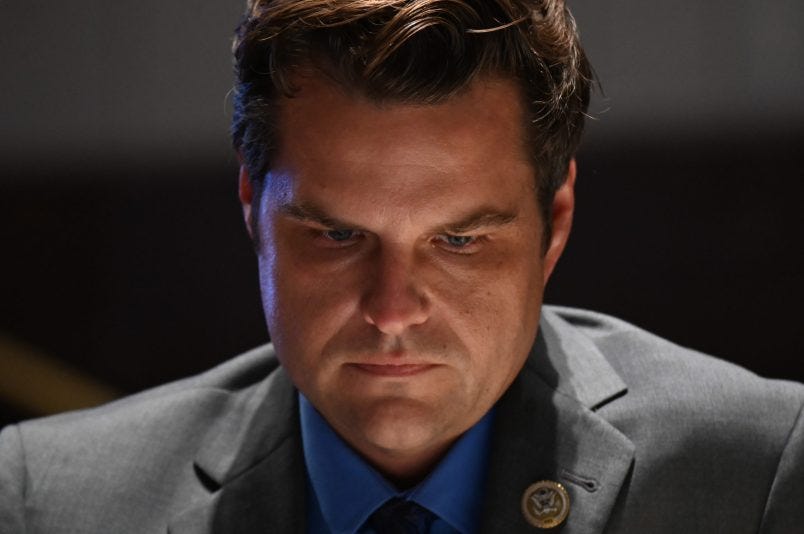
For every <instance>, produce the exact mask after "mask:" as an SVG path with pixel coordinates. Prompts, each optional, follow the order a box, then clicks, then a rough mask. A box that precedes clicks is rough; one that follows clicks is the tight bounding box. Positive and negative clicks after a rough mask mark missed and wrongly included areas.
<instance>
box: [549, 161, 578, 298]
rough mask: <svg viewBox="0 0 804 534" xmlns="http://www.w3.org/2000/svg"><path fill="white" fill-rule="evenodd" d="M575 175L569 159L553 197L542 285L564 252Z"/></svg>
mask: <svg viewBox="0 0 804 534" xmlns="http://www.w3.org/2000/svg"><path fill="white" fill-rule="evenodd" d="M576 174H577V166H576V164H575V159H574V158H573V159H571V160H570V163H569V167H568V168H567V179H566V180H565V181H564V184H563V185H562V186H561V187H559V188H558V190H557V191H556V194H555V197H553V212H552V223H553V232H552V235H551V236H550V243H549V246H548V247H547V252H546V253H545V255H544V284H545V285H546V284H547V280H548V279H549V278H550V275H551V274H553V269H554V268H555V266H556V263H558V258H560V257H561V253H562V252H564V247H565V246H566V245H567V240H568V239H569V234H570V230H571V229H572V216H573V213H574V212H575V175H576Z"/></svg>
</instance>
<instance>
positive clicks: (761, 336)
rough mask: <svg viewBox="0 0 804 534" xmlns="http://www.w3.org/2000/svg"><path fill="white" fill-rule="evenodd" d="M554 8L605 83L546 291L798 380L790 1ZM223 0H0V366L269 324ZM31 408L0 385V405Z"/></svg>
mask: <svg viewBox="0 0 804 534" xmlns="http://www.w3.org/2000/svg"><path fill="white" fill-rule="evenodd" d="M570 6H571V8H572V9H573V10H574V13H575V15H576V18H577V19H578V24H579V26H580V28H581V32H582V38H583V41H584V43H585V46H586V49H587V51H588V54H589V56H590V58H591V60H592V62H593V64H594V65H595V67H596V70H597V72H598V75H599V77H600V79H601V80H602V82H603V88H604V91H605V94H604V95H598V96H597V97H596V99H595V101H594V102H593V105H592V109H591V110H590V114H591V115H592V117H593V120H592V121H590V125H589V129H588V135H587V136H586V140H585V142H584V145H583V148H582V150H581V153H580V154H579V166H580V174H579V179H578V184H577V196H578V205H577V218H576V223H575V228H574V234H573V237H572V239H571V241H570V244H569V248H568V250H567V252H566V254H565V256H564V258H563V259H562V260H561V262H560V263H559V268H558V270H557V272H556V274H555V276H554V279H553V280H552V282H551V286H550V287H549V289H548V299H547V300H548V301H549V302H553V303H560V304H566V305H573V306H580V307H586V308H591V309H595V310H599V311H603V312H606V313H611V314H614V315H618V316H620V317H622V318H625V319H627V320H629V321H631V322H634V323H636V324H637V325H639V326H642V327H644V328H646V329H649V330H652V331H654V332H656V333H658V334H660V335H662V336H665V337H668V338H670V339H672V340H674V341H676V342H678V343H680V344H683V345H687V346H692V347H695V348H698V349H700V350H702V351H705V352H709V353H711V354H715V355H717V356H719V357H722V358H725V359H727V360H731V361H734V362H737V363H739V364H741V365H744V366H746V367H748V368H750V369H752V370H754V371H756V372H757V373H759V374H762V375H766V376H772V377H780V378H788V379H795V380H804V363H802V360H801V357H802V350H801V343H800V342H801V340H802V327H801V325H800V323H801V321H800V317H801V312H800V307H799V303H800V302H801V300H802V296H804V295H803V294H802V287H804V283H803V282H802V280H803V279H804V277H803V276H802V267H804V262H803V261H802V254H801V244H802V227H803V226H802V223H803V222H804V221H803V220H802V210H801V207H800V206H801V200H802V193H804V186H803V185H802V178H804V176H802V172H801V170H800V169H801V158H802V152H803V151H804V150H803V149H804V120H803V119H804V68H803V67H802V59H803V58H804V37H802V32H801V28H804V4H802V3H801V2H800V0H777V1H774V2H771V3H767V4H762V5H759V4H756V3H748V2H733V1H725V0H716V1H713V0H709V1H707V2H694V1H692V0H690V1H688V2H672V3H671V2H650V3H644V2H636V1H601V0H576V1H575V2H570ZM241 9H242V6H241V3H240V2H239V1H227V2H210V3H198V2H189V1H186V0H176V1H173V2H162V1H158V0H144V1H142V2H136V3H134V4H132V3H114V2H106V1H101V0H76V1H74V2H66V3H54V2H44V1H34V0H27V1H23V0H10V1H8V0H7V1H5V2H3V3H2V4H0V76H2V83H0V245H2V248H1V249H0V378H3V376H2V375H5V379H6V380H16V379H17V378H16V377H15V376H14V373H15V372H16V371H15V369H14V368H11V367H8V366H7V367H6V368H3V351H11V350H12V349H11V348H9V347H11V346H12V345H14V343H18V342H19V343H22V344H24V345H25V346H27V347H29V348H31V349H32V350H34V351H36V352H38V353H42V354H45V355H48V356H49V357H50V358H53V359H54V360H56V361H61V362H66V363H67V364H69V365H70V366H71V367H72V368H74V369H77V370H79V371H81V372H83V373H84V374H85V375H86V376H88V377H90V378H93V379H95V380H97V381H98V382H101V383H103V384H107V385H109V386H111V387H113V388H115V390H116V391H117V392H119V393H120V394H123V393H127V392H132V391H136V390H139V389H142V388H145V387H148V386H151V385H154V384H157V383H161V382H164V381H167V380H171V379H174V378H177V377H180V376H185V375H187V374H190V373H195V372H198V371H200V370H203V369H205V368H208V367H210V366H212V365H214V364H216V363H218V362H220V361H222V360H224V359H226V358H228V357H230V356H232V355H234V354H236V353H238V352H240V351H243V350H245V349H247V348H249V347H252V346H254V345H256V344H259V343H261V342H263V341H264V340H265V339H266V336H267V334H266V331H265V327H264V325H263V321H262V315H261V309H260V303H259V296H258V286H257V277H256V266H255V261H254V257H253V253H252V251H251V248H250V243H249V241H248V239H247V237H246V233H245V231H244V229H243V227H242V222H241V214H240V207H239V205H238V202H237V196H236V162H235V158H234V157H233V155H232V154H231V152H230V150H229V144H228V137H227V128H228V121H229V105H228V99H227V92H228V90H229V88H230V86H231V76H230V72H231V65H230V54H229V46H230V34H231V31H232V29H233V28H234V26H235V25H236V23H237V20H238V17H239V14H240V11H241ZM3 340H6V341H8V340H12V341H13V343H6V344H5V345H4V344H3ZM15 346H16V345H15ZM19 380H26V381H28V380H30V377H20V378H19ZM0 383H2V380H0ZM30 387H31V388H36V387H39V386H38V385H37V383H36V380H30ZM42 394H43V395H46V394H47V392H42ZM39 414H40V413H39V412H38V411H37V410H36V409H32V408H31V407H30V405H23V404H21V403H20V402H19V401H18V400H16V399H15V398H14V396H13V395H11V394H9V393H8V392H7V391H3V389H2V387H0V424H2V423H6V422H10V421H13V420H17V419H19V418H22V417H29V416H34V415H39Z"/></svg>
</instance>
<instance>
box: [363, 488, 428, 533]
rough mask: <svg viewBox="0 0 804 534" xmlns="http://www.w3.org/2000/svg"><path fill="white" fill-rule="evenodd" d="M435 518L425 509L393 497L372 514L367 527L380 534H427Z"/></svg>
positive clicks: (411, 502)
mask: <svg viewBox="0 0 804 534" xmlns="http://www.w3.org/2000/svg"><path fill="white" fill-rule="evenodd" d="M435 518H436V516H435V514H433V512H431V511H430V510H428V509H427V508H425V507H423V506H421V505H419V504H417V503H415V502H413V501H408V500H405V499H400V498H399V497H393V498H391V499H388V500H387V501H385V503H384V504H383V505H382V506H380V507H379V508H377V510H376V511H375V512H374V513H373V514H371V517H369V519H368V521H367V522H366V525H367V526H369V527H371V529H373V530H374V532H377V533H378V534H427V533H428V532H429V531H430V525H431V524H432V523H433V521H434V520H435Z"/></svg>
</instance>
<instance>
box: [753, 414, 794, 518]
mask: <svg viewBox="0 0 804 534" xmlns="http://www.w3.org/2000/svg"><path fill="white" fill-rule="evenodd" d="M802 525H804V405H802V407H801V408H800V409H799V411H798V417H797V419H796V422H795V424H794V425H793V428H792V430H791V432H790V436H789V438H788V440H787V445H786V446H785V448H784V451H783V452H782V456H781V459H780V460H779V465H778V467H777V469H776V477H775V478H774V481H773V485H772V486H771V491H770V494H769V495H768V501H767V503H766V504H765V514H764V517H763V519H762V528H761V529H760V532H762V533H763V534H786V533H792V532H801V528H802Z"/></svg>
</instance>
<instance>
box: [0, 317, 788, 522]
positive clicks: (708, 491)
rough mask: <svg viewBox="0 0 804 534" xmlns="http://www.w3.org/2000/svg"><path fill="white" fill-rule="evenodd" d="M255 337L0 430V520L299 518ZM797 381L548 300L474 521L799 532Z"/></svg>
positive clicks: (291, 461)
mask: <svg viewBox="0 0 804 534" xmlns="http://www.w3.org/2000/svg"><path fill="white" fill-rule="evenodd" d="M296 399H297V397H296V395H295V390H294V387H293V385H292V384H291V382H290V380H289V379H288V376H287V374H286V373H285V372H284V371H283V370H282V368H281V367H279V366H278V364H277V361H276V359H275V357H274V356H273V354H272V349H271V347H270V346H266V347H262V348H259V349H256V350H254V351H251V352H249V353H247V354H245V355H242V356H240V357H238V358H235V359H233V360H230V361H228V362H227V363H224V364H223V365H221V366H219V367H217V368H215V369H213V370H211V371H209V372H207V373H205V374H203V375H200V376H197V377H194V378H190V379H187V380H183V381H180V382H177V383H174V384H170V385H167V386H163V387H160V388H157V389H154V390H150V391H147V392H145V393H141V394H139V395H135V396H133V397H129V398H126V399H123V400H121V401H118V402H115V403H112V404H109V405H106V406H103V407H100V408H97V409H93V410H88V411H83V412H76V413H69V414H65V415H59V416H55V417H50V418H46V419H41V420H34V421H28V422H24V423H21V424H19V425H15V426H11V427H8V428H6V429H5V430H4V431H3V433H2V434H0V532H2V533H3V534H16V533H28V534H33V533H48V534H50V533H115V534H125V533H137V534H142V533H152V532H154V533H156V532H160V533H163V532H166V531H169V532H172V533H174V534H180V533H206V532H233V533H257V532H260V533H267V532H279V533H284V532H303V531H304V523H305V509H304V503H305V474H304V473H305V471H304V461H303V457H302V453H301V443H300V433H299V423H298V406H297V400H296ZM803 404H804V386H802V385H800V384H795V383H790V382H784V381H772V380H764V379H761V378H758V377H757V376H755V375H753V374H751V373H750V372H748V371H746V370H744V369H741V368H738V367H735V366H733V365H730V364H728V363H725V362H722V361H719V360H715V359H713V358H709V357H706V356H702V355H699V354H697V353H694V352H692V351H689V350H686V349H683V348H680V347H678V346H676V345H673V344H671V343H668V342H666V341H663V340H661V339H659V338H656V337H654V336H652V335H650V334H648V333H646V332H644V331H642V330H639V329H637V328H636V327H633V326H631V325H628V324H626V323H624V322H622V321H619V320H616V319H613V318H611V317H607V316H604V315H600V314H595V313H591V312H583V311H579V310H571V309H566V308H550V307H545V308H544V312H543V319H542V324H541V328H540V333H539V336H538V338H537V341H536V344H535V346H534V348H533V351H532V354H531V356H530V358H529V359H528V361H527V363H526V364H525V367H524V368H523V370H522V372H521V373H520V375H519V377H518V378H517V379H516V381H515V382H514V384H513V385H512V387H511V388H510V389H509V391H508V392H507V393H506V394H505V395H504V397H503V398H502V399H501V400H500V403H499V405H498V409H497V415H496V420H495V435H494V443H493V449H492V451H493V455H492V458H491V464H490V474H489V481H488V488H487V492H486V494H487V496H486V501H485V514H484V517H485V519H484V523H483V525H482V531H483V532H501V533H517V532H523V533H524V532H537V530H536V529H534V528H533V527H530V526H528V524H527V523H526V522H525V520H524V519H523V517H522V514H521V511H520V500H521V497H522V493H523V491H524V490H525V488H526V487H527V486H529V485H530V484H531V483H533V482H535V481H538V480H542V479H550V480H555V481H559V482H562V483H563V485H564V486H565V487H566V488H567V490H568V492H569V494H570V498H571V511H570V514H569V517H568V519H567V521H566V523H565V525H564V527H563V528H561V532H562V533H563V534H570V533H572V534H576V533H599V532H609V533H613V532H636V533H643V532H644V533H665V532H666V533H684V534H692V533H697V532H700V533H707V534H711V533H719V532H723V533H729V534H738V533H755V532H763V533H785V534H786V533H791V534H792V533H803V532H804V416H802V405H803Z"/></svg>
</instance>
